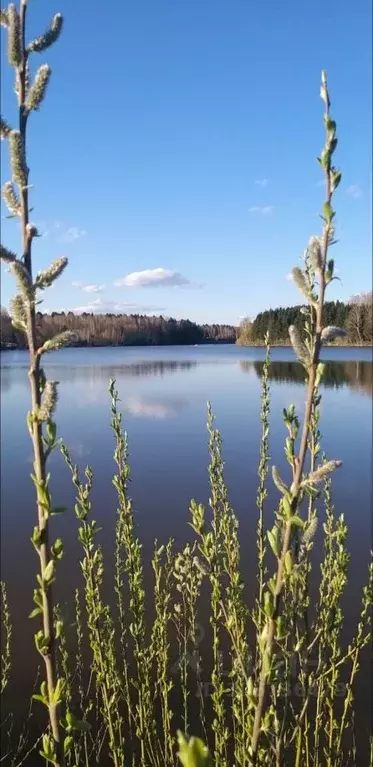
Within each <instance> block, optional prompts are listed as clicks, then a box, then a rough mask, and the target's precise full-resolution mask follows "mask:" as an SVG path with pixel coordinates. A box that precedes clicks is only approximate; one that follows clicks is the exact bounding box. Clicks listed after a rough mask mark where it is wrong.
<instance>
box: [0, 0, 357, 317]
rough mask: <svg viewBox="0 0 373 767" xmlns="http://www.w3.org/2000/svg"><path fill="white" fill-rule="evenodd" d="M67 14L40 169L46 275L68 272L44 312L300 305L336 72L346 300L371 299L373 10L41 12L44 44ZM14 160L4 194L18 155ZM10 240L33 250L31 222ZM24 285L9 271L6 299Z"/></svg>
mask: <svg viewBox="0 0 373 767" xmlns="http://www.w3.org/2000/svg"><path fill="white" fill-rule="evenodd" d="M55 11H61V12H62V13H63V15H64V17H65V27H64V31H63V34H62V36H61V38H60V40H59V41H58V42H57V43H56V45H55V46H54V47H53V48H51V49H49V50H48V51H45V52H44V53H42V54H35V56H34V57H33V65H34V66H36V65H40V64H42V63H45V62H48V63H50V65H51V66H52V69H53V76H52V79H51V82H50V86H49V91H48V94H47V98H46V100H45V102H44V103H43V105H42V107H41V109H40V112H39V113H34V114H33V115H32V116H31V118H30V122H29V126H30V127H29V145H28V164H29V166H30V170H31V175H30V182H31V183H32V184H33V185H34V187H33V189H32V191H31V204H32V205H33V206H34V211H33V213H32V216H33V220H34V221H35V223H36V224H37V225H38V227H39V229H40V232H42V233H43V237H41V238H39V239H38V240H36V242H35V248H34V268H35V270H38V269H40V268H44V267H45V266H46V265H47V264H48V263H49V262H50V261H53V260H54V259H55V258H57V257H59V256H62V255H66V256H68V258H69V266H68V269H67V270H66V271H65V273H64V275H63V276H62V277H61V278H60V280H59V281H58V282H56V284H55V286H54V287H53V289H49V290H48V291H46V293H45V296H44V305H43V306H42V307H41V308H42V309H44V310H46V309H48V310H58V309H61V308H63V309H72V310H75V309H80V310H81V309H82V308H83V307H92V309H93V310H94V311H104V310H106V309H107V310H110V311H113V310H116V311H120V310H121V311H127V312H135V311H138V312H150V313H153V312H154V313H156V314H158V313H162V314H164V315H166V316H174V317H178V318H180V317H189V318H190V319H193V320H196V321H198V322H205V321H206V322H210V321H211V322H231V323H237V322H238V321H239V319H240V317H242V316H243V315H249V316H255V315H256V313H257V312H258V311H261V310H263V309H265V308H268V307H270V306H272V307H274V306H277V305H286V304H292V303H297V302H298V298H299V296H298V293H297V289H296V287H295V285H294V284H293V283H292V282H290V281H289V280H288V279H287V275H288V273H289V271H290V269H291V267H292V266H293V265H294V264H296V263H299V259H300V257H301V255H302V252H303V250H304V247H305V245H306V243H307V241H308V238H309V236H310V235H312V234H317V233H318V232H319V231H320V223H321V222H320V219H319V217H318V214H319V211H320V209H321V205H322V201H323V189H322V187H321V186H320V183H319V182H320V180H321V178H322V176H321V172H320V169H319V167H318V163H317V161H316V156H317V154H318V153H319V151H320V149H321V147H322V144H323V138H324V136H323V124H322V113H323V109H322V106H323V105H322V102H321V100H320V98H319V78H320V71H321V69H323V68H324V69H326V70H327V72H328V79H329V87H330V91H331V97H332V116H333V117H334V118H335V119H336V120H337V125H338V135H339V142H340V143H339V147H338V150H337V152H336V155H335V160H336V164H337V165H338V166H339V167H340V168H341V170H342V173H343V181H342V184H341V186H340V188H339V190H338V192H337V194H336V196H335V207H336V209H337V237H338V239H339V243H338V245H336V246H335V247H334V253H333V256H334V258H335V261H336V268H337V269H338V275H339V277H340V278H341V280H342V283H340V282H334V283H333V284H332V287H331V289H330V292H329V298H337V297H340V298H343V299H347V298H348V297H349V296H350V295H352V294H355V293H357V292H360V291H363V290H368V289H371V286H372V261H371V159H372V153H371V87H372V86H371V43H370V36H371V29H372V20H371V3H370V0H354V2H353V3H352V2H351V0H329V2H328V3H325V1H324V0H313V2H309V3H300V2H299V0H297V1H296V0H283V1H282V2H278V0H260V1H256V2H254V0H252V1H251V2H250V0H230V1H229V2H228V0H203V2H201V0H188V2H186V0H126V2H118V3H114V4H110V6H109V4H108V5H106V4H105V3H104V4H103V3H102V2H98V0H90V1H89V2H88V0H80V2H79V3H78V5H77V4H76V1H75V0H61V2H60V4H59V5H56V6H55V5H54V3H52V2H48V3H46V2H44V3H40V2H37V0H29V10H28V13H29V20H30V27H29V30H30V36H34V35H36V34H40V32H41V31H42V30H43V29H44V27H45V26H46V25H47V23H48V22H49V19H50V18H51V16H52V15H53V13H54V12H55ZM3 34H5V33H4V31H2V35H3ZM3 42H5V41H4V40H3ZM4 48H5V46H3V50H2V68H1V86H2V111H3V114H4V116H5V117H6V118H7V119H8V120H9V121H10V122H11V121H12V120H13V119H14V118H15V106H14V93H13V84H12V81H11V79H10V73H9V71H8V66H7V65H6V64H5V55H6V51H5V50H4ZM1 158H2V182H3V183H4V182H5V181H6V180H8V178H9V172H8V158H7V148H6V146H4V143H3V144H2V148H1ZM5 214H6V211H5V209H4V207H2V216H4V215H5ZM2 241H3V242H4V244H6V245H7V246H8V247H11V248H14V249H17V248H18V241H19V229H18V227H17V225H16V224H15V223H14V221H8V220H4V218H2ZM156 269H157V270H158V271H157V272H155V271H154V270H156ZM134 273H135V274H134ZM139 273H140V274H139ZM13 287H14V286H13V283H12V279H11V277H10V275H9V274H8V273H7V272H6V270H5V269H4V268H3V267H2V286H1V288H2V298H1V300H2V304H4V305H6V304H7V302H8V300H9V298H10V296H11V295H12V293H13ZM87 310H88V309H87Z"/></svg>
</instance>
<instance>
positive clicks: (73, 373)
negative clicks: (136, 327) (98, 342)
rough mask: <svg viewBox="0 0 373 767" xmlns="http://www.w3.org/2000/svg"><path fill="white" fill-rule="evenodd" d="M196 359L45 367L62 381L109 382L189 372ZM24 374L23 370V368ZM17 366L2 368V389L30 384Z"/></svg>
mask: <svg viewBox="0 0 373 767" xmlns="http://www.w3.org/2000/svg"><path fill="white" fill-rule="evenodd" d="M196 366H197V362H191V361H190V360H171V361H164V360H160V361H157V360H152V361H143V362H134V363H129V364H126V365H118V364H114V365H111V364H110V363H108V364H106V365H71V366H70V365H69V364H68V363H67V362H63V363H62V364H60V365H59V364H58V363H57V364H54V363H52V364H50V365H48V363H47V364H46V366H45V369H46V372H47V374H48V377H49V378H55V379H56V380H58V381H60V382H61V383H62V382H67V381H68V382H73V381H79V380H82V379H87V380H89V381H90V382H92V381H103V380H105V382H107V381H108V380H109V378H110V377H111V378H115V379H116V380H118V381H119V380H121V379H122V378H139V377H144V376H164V375H166V374H168V373H177V372H183V373H184V372H186V371H188V370H191V369H192V368H195V367H196ZM21 372H22V374H23V372H24V371H21ZM19 373H20V369H19V367H18V366H15V367H12V366H11V365H9V366H7V365H4V366H3V367H2V369H1V388H2V390H3V391H4V392H5V391H6V390H7V389H10V388H11V386H12V384H15V383H17V384H19V383H21V382H22V383H24V385H25V386H27V385H28V381H27V375H19Z"/></svg>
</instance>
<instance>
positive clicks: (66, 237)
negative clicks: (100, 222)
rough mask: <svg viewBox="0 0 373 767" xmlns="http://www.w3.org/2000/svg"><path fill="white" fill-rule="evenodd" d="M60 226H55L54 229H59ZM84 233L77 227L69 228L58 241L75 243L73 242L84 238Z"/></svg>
mask: <svg viewBox="0 0 373 767" xmlns="http://www.w3.org/2000/svg"><path fill="white" fill-rule="evenodd" d="M60 226H61V225H59V226H57V225H56V228H57V229H58V228H60ZM85 235H86V231H85V230H84V229H79V227H78V226H70V227H69V228H68V229H66V231H65V232H64V233H63V234H62V235H61V237H60V241H61V242H75V240H80V238H81V237H85Z"/></svg>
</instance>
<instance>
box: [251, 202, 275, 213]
mask: <svg viewBox="0 0 373 767" xmlns="http://www.w3.org/2000/svg"><path fill="white" fill-rule="evenodd" d="M273 211H274V207H273V205H253V206H252V207H251V208H249V213H260V214H261V215H262V216H268V215H270V213H273Z"/></svg>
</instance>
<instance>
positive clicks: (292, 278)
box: [285, 272, 294, 282]
mask: <svg viewBox="0 0 373 767" xmlns="http://www.w3.org/2000/svg"><path fill="white" fill-rule="evenodd" d="M285 279H286V280H289V281H290V282H293V280H294V277H293V275H292V272H289V273H288V274H287V275H286V276H285Z"/></svg>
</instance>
